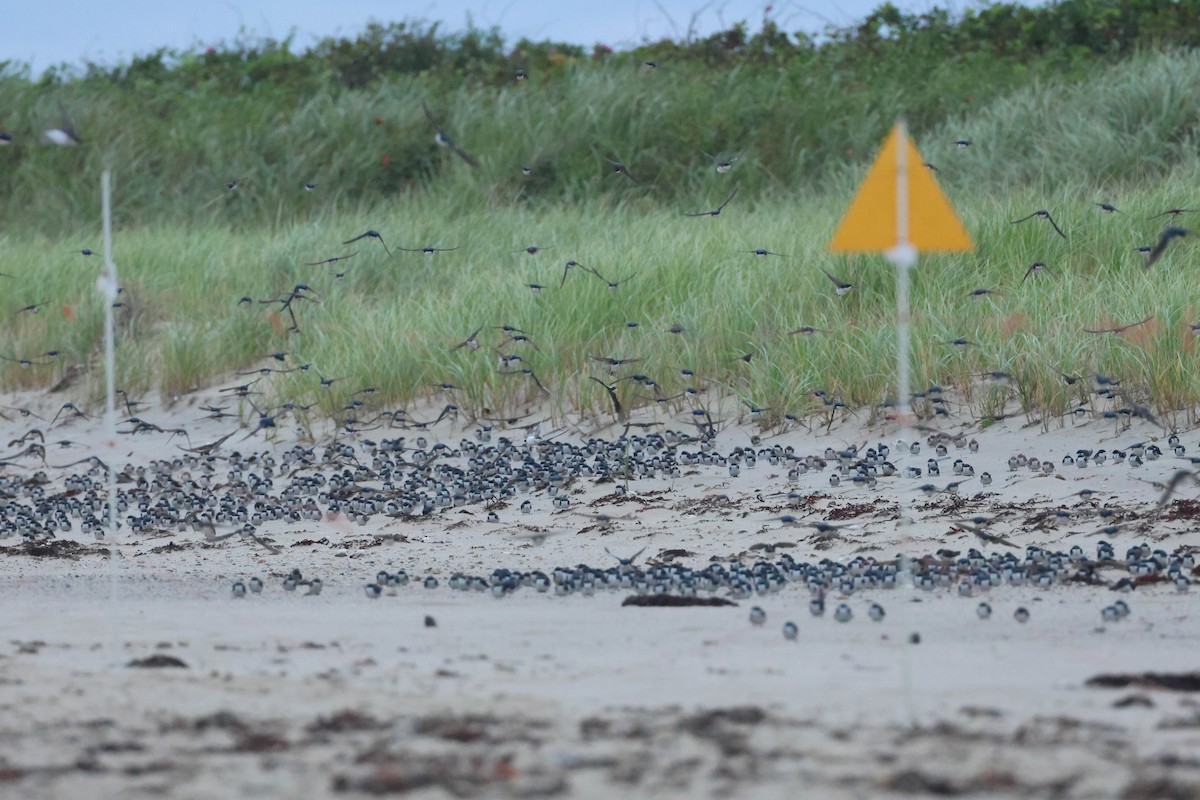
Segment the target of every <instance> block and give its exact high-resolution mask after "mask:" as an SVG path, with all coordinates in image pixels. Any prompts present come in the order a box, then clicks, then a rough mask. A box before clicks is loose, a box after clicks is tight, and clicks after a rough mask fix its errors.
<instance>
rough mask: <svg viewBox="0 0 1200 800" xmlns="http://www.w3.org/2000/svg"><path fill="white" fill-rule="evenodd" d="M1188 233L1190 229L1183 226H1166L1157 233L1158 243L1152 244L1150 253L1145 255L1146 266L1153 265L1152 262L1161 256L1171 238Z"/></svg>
mask: <svg viewBox="0 0 1200 800" xmlns="http://www.w3.org/2000/svg"><path fill="white" fill-rule="evenodd" d="M1188 233H1190V231H1188V230H1187V229H1185V228H1175V227H1171V228H1167V229H1166V230H1164V231H1163V232H1162V233H1160V234H1159V235H1158V244H1156V245H1154V249H1153V250H1151V251H1150V254H1149V255H1147V256H1146V266H1147V267H1152V266H1154V262H1156V261H1158V259H1160V258H1162V254H1163V251H1165V250H1166V249H1167V245H1169V244H1170V243H1171V240H1172V239H1181V238H1183V237H1184V236H1187V235H1188Z"/></svg>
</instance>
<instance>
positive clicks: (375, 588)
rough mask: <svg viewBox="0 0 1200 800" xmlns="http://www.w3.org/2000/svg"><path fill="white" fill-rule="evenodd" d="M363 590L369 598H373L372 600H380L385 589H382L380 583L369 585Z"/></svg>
mask: <svg viewBox="0 0 1200 800" xmlns="http://www.w3.org/2000/svg"><path fill="white" fill-rule="evenodd" d="M363 590H364V591H365V592H366V595H367V597H369V598H371V599H372V600H378V599H379V596H380V595H381V594H383V587H381V586H380V585H379V584H378V583H368V584H367V585H366V586H365V587H363Z"/></svg>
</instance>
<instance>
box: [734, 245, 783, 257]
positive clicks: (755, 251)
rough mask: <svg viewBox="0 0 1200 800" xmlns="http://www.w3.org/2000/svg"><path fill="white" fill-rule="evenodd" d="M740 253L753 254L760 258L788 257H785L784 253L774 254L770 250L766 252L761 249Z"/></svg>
mask: <svg viewBox="0 0 1200 800" xmlns="http://www.w3.org/2000/svg"><path fill="white" fill-rule="evenodd" d="M738 252H739V253H753V254H754V255H756V256H758V257H759V258H766V257H767V256H779V257H780V258H787V256H785V255H784V254H783V253H772V252H771V251H770V250H765V249H763V248H761V247H757V248H755V249H753V250H738Z"/></svg>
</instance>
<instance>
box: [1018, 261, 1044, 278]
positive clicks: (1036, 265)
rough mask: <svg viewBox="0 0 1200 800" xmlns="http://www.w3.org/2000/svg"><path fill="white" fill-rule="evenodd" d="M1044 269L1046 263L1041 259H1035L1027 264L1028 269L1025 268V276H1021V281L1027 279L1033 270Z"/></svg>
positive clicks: (1039, 270)
mask: <svg viewBox="0 0 1200 800" xmlns="http://www.w3.org/2000/svg"><path fill="white" fill-rule="evenodd" d="M1044 269H1046V264H1045V262H1043V261H1035V262H1033V263H1032V264H1030V265H1029V269H1027V270H1025V277H1024V278H1021V283H1024V282H1025V281H1027V280H1029V276H1030V275H1032V274H1033V273H1035V272H1041V271H1042V270H1044Z"/></svg>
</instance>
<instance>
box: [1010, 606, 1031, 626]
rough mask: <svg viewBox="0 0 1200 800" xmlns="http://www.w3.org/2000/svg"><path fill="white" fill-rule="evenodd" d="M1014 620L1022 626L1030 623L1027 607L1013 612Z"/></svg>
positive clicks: (1021, 607)
mask: <svg viewBox="0 0 1200 800" xmlns="http://www.w3.org/2000/svg"><path fill="white" fill-rule="evenodd" d="M1013 619H1015V620H1016V621H1017V622H1019V623H1021V624H1022V625H1024V624H1025V623H1026V622H1029V609H1027V608H1025V606H1020V607H1018V608H1017V610H1016V611H1014V612H1013Z"/></svg>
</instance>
